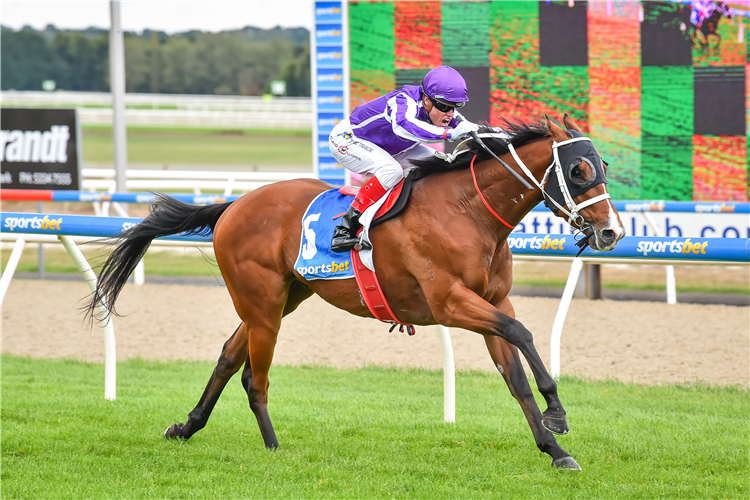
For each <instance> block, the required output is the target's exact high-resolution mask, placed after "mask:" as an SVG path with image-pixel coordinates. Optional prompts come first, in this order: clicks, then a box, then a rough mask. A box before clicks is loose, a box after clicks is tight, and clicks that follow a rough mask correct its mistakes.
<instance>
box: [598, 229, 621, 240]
mask: <svg viewBox="0 0 750 500" xmlns="http://www.w3.org/2000/svg"><path fill="white" fill-rule="evenodd" d="M600 236H601V238H602V240H604V241H614V240H615V238H616V237H617V234H616V233H615V232H614V231H613V230H611V229H605V230H604V231H602V232H601V233H600Z"/></svg>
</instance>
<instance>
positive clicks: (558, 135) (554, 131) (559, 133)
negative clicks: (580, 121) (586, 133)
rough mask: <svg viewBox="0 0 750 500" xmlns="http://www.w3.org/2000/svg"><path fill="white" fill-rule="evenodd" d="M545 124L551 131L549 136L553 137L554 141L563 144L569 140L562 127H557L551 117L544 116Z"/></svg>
mask: <svg viewBox="0 0 750 500" xmlns="http://www.w3.org/2000/svg"><path fill="white" fill-rule="evenodd" d="M544 123H545V124H546V125H547V130H549V135H550V136H551V137H552V139H554V140H556V141H558V142H562V141H564V140H566V139H568V135H567V134H566V133H565V131H564V130H563V129H562V127H560V126H559V125H556V124H555V122H553V121H552V120H550V118H549V116H547V115H544Z"/></svg>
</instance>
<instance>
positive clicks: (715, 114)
mask: <svg viewBox="0 0 750 500" xmlns="http://www.w3.org/2000/svg"><path fill="white" fill-rule="evenodd" d="M749 12H750V5H749V2H720V1H717V2H715V1H711V0H694V1H663V2H651V1H648V2H634V1H611V0H609V1H601V0H600V1H596V2H583V1H579V0H565V1H542V2H532V1H507V0H502V1H443V2H440V1H426V2H419V1H412V0H409V1H396V2H383V1H374V2H370V1H351V2H350V4H349V21H350V36H349V40H350V48H351V52H350V53H351V71H350V76H351V93H350V96H351V107H352V109H353V108H354V107H356V106H358V105H359V104H362V103H363V102H366V101H368V100H370V99H372V98H374V97H377V96H379V95H382V94H383V93H386V92H388V91H390V90H393V89H394V88H397V87H400V86H402V85H406V84H419V83H420V82H421V79H422V77H423V76H424V74H425V73H426V72H427V71H429V70H430V69H431V68H433V67H435V66H439V65H441V64H447V65H449V66H453V67H454V68H456V69H457V70H459V71H460V72H461V74H462V75H463V76H464V78H465V79H466V81H467V83H468V85H469V97H470V99H471V101H470V102H469V104H468V105H467V106H466V107H465V108H463V109H462V112H463V113H464V114H465V115H466V116H467V117H468V118H469V119H471V120H473V121H476V122H488V123H490V124H492V125H500V124H501V117H508V118H520V119H523V120H532V119H536V118H540V117H541V116H542V115H544V114H549V115H550V116H554V117H557V118H558V119H561V118H562V116H563V114H564V113H569V114H570V115H571V116H573V117H574V118H575V119H576V121H577V122H578V124H579V125H580V126H581V128H582V129H583V130H584V131H585V132H587V133H588V134H589V135H590V136H591V138H592V139H593V140H594V142H595V144H596V146H597V148H598V149H599V152H600V153H601V155H602V157H604V159H605V160H606V161H607V162H608V163H609V165H610V166H609V175H608V178H609V180H610V183H609V189H610V192H611V193H612V196H613V197H614V198H616V199H664V200H684V201H690V200H694V201H748V199H749V196H750V195H749V193H750V190H749V186H748V171H749V170H750V160H749V159H748V134H747V131H748V121H750V110H749V109H748V102H749V101H750V92H748V86H749V85H750V84H749V83H748V82H749V81H750V78H749V75H750V70H749V69H748V68H750V65H749V64H748V45H749V43H750V42H749V40H750V36H749V35H748V31H750V15H749V14H748V13H749Z"/></svg>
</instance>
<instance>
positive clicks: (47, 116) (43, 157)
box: [0, 108, 81, 190]
mask: <svg viewBox="0 0 750 500" xmlns="http://www.w3.org/2000/svg"><path fill="white" fill-rule="evenodd" d="M0 124H2V130H1V131H0V185H1V186H2V188H3V189H54V190H80V189H81V148H80V142H81V134H80V129H79V127H78V116H77V113H76V110H75V109H31V108H3V109H1V110H0Z"/></svg>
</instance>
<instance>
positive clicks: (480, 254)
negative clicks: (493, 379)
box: [86, 115, 624, 469]
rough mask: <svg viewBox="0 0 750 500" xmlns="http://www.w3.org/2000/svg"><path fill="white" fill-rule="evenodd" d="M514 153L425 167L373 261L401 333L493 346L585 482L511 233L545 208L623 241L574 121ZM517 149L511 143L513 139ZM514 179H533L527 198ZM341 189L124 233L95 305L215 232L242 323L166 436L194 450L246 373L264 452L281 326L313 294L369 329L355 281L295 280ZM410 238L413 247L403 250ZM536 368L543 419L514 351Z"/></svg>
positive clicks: (539, 132) (173, 206)
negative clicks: (460, 335) (225, 394)
mask: <svg viewBox="0 0 750 500" xmlns="http://www.w3.org/2000/svg"><path fill="white" fill-rule="evenodd" d="M505 123H506V129H507V131H508V133H509V134H510V135H511V137H512V138H511V139H510V140H508V141H506V140H503V139H501V138H500V137H501V136H500V135H498V134H495V133H492V132H495V131H494V129H489V128H483V129H482V131H483V132H485V133H483V134H480V140H482V137H483V141H484V143H485V144H486V146H487V147H488V148H490V149H491V150H492V151H493V152H494V154H495V155H496V156H497V157H498V159H499V160H501V162H502V163H503V165H502V166H501V162H498V159H494V158H493V157H492V156H491V155H490V153H489V152H487V151H485V150H484V149H482V148H481V147H480V145H479V144H478V143H477V141H476V140H470V141H468V142H466V143H465V144H463V145H462V146H460V147H459V148H458V151H459V152H457V153H454V155H455V156H454V155H442V158H441V157H435V158H432V159H430V160H424V161H421V162H419V163H418V166H417V167H416V168H415V169H414V170H413V171H411V172H410V173H409V176H411V175H415V176H416V178H417V179H419V180H418V181H417V182H416V183H415V184H414V185H413V189H412V191H411V197H410V199H409V201H408V204H407V206H406V208H405V209H404V210H403V211H402V212H401V213H400V214H399V215H398V216H396V217H394V218H392V219H391V220H389V221H388V222H386V223H383V224H381V225H378V226H377V227H374V228H372V230H371V231H370V239H371V242H372V244H373V247H374V249H373V252H374V253H373V261H374V264H375V267H376V271H377V276H378V279H379V281H380V284H381V286H382V289H383V293H384V295H385V298H386V299H387V301H388V304H389V305H390V307H391V310H392V311H393V312H394V313H395V314H396V316H397V319H398V320H400V322H402V323H410V324H414V325H435V324H441V325H445V326H448V327H457V328H463V329H466V330H470V331H473V332H476V333H478V334H480V335H482V336H483V337H484V341H485V343H486V345H487V349H488V350H489V354H490V356H491V357H492V360H493V362H494V364H495V366H496V367H497V369H498V371H499V372H500V373H501V374H502V376H503V378H504V379H505V382H506V383H507V385H508V387H509V389H510V392H511V394H512V395H513V396H514V397H515V398H516V400H517V401H518V403H519V404H520V405H521V408H522V409H523V412H524V414H525V416H526V419H527V420H528V423H529V425H530V426H531V431H532V433H533V435H534V439H535V441H536V444H537V446H538V447H539V449H540V450H541V451H543V452H545V453H548V454H549V455H550V456H551V457H552V464H553V465H554V466H556V467H560V468H567V469H580V467H579V465H578V464H577V463H576V461H575V460H574V459H573V458H572V457H571V456H570V455H569V454H568V453H567V452H566V451H565V450H563V449H562V448H561V447H560V445H559V444H558V443H557V441H556V439H555V437H554V436H553V434H552V433H556V434H565V433H567V432H568V431H569V426H568V421H567V417H566V413H565V410H564V409H563V405H562V403H561V402H560V399H559V398H558V394H557V386H556V383H555V381H554V380H553V379H552V377H551V376H550V375H549V373H548V372H547V370H546V368H545V366H544V364H543V363H542V360H541V359H540V357H539V354H538V353H537V351H536V348H535V347H534V344H533V340H532V335H531V333H530V332H529V331H528V330H527V329H526V328H525V327H524V326H523V325H522V324H521V323H520V322H519V321H518V320H516V319H515V317H514V311H513V305H512V304H511V301H510V299H509V298H508V292H509V291H510V289H511V284H512V258H511V252H510V250H509V248H508V243H507V237H508V235H509V234H510V232H511V228H512V227H513V226H515V225H516V224H518V222H519V221H521V219H522V218H523V217H524V215H526V213H527V212H529V210H531V209H532V208H533V207H534V206H535V205H537V204H538V203H539V202H540V201H542V200H543V199H545V200H546V203H547V205H548V207H550V208H551V210H552V211H553V212H554V213H555V214H557V215H561V216H564V217H565V218H566V219H568V220H569V222H570V223H571V224H572V225H573V226H574V227H576V228H578V229H579V230H581V231H582V237H583V240H582V241H585V242H586V243H588V244H590V245H591V247H592V248H594V249H595V250H611V249H612V248H614V247H615V245H616V244H617V241H618V240H619V239H620V238H622V236H623V235H624V230H623V228H622V223H621V221H620V218H619V215H618V214H617V212H616V211H615V209H614V207H613V206H612V204H611V202H610V200H609V194H607V191H606V179H605V175H606V165H605V164H603V162H602V160H601V158H600V157H599V155H598V153H597V152H596V150H595V149H594V147H593V144H592V143H591V142H590V140H589V139H588V138H587V137H585V136H584V135H583V133H582V132H581V131H580V129H579V128H578V126H577V125H576V124H575V122H574V121H573V119H572V118H570V117H569V116H567V115H566V116H565V118H564V120H563V123H564V125H565V126H566V127H567V129H568V130H567V131H566V130H565V129H563V128H562V127H560V126H559V125H557V124H555V123H554V122H553V121H551V120H550V119H549V118H548V117H545V118H544V120H539V121H536V122H534V123H531V124H525V123H521V122H519V121H506V122H505ZM506 137H507V136H506ZM508 169H513V170H514V171H516V173H517V174H520V175H521V176H526V178H527V179H528V180H529V181H530V182H531V184H533V185H534V186H532V187H533V190H528V189H527V188H525V187H524V186H523V184H522V183H521V182H520V181H519V180H518V179H517V178H516V177H514V176H513V175H511V173H510V172H509V171H508ZM330 188H331V186H329V185H328V184H325V183H323V182H321V181H318V180H312V179H299V180H292V181H285V182H278V183H275V184H271V185H268V186H265V187H262V188H260V189H258V190H256V191H253V192H251V193H249V194H247V195H245V196H243V197H242V198H240V199H238V200H236V201H234V202H228V203H223V204H216V205H206V206H196V205H189V204H185V203H181V202H179V201H177V200H175V199H173V198H170V197H168V196H166V195H163V194H162V195H159V196H158V198H157V201H155V202H154V204H153V205H152V207H151V211H150V213H149V215H148V216H147V217H146V218H145V219H144V220H143V221H142V222H141V223H140V224H138V225H136V226H134V227H132V228H130V229H128V230H126V231H124V232H122V233H121V234H120V235H119V236H118V237H117V238H118V240H117V246H116V247H115V249H114V250H113V252H112V253H111V254H110V256H109V257H108V259H107V260H106V262H105V263H104V264H103V265H102V268H101V271H100V274H99V279H98V283H97V287H96V290H95V292H94V293H93V294H92V296H91V297H90V301H89V302H88V303H87V305H86V310H87V313H88V314H90V315H93V314H94V312H95V308H96V306H97V304H98V303H100V302H101V303H102V304H104V305H105V307H106V308H107V309H108V310H109V312H110V313H112V314H117V312H116V310H115V302H116V300H117V297H118V295H119V293H120V291H121V290H122V288H123V286H124V285H125V283H126V281H127V279H128V277H129V276H130V274H131V273H132V272H133V270H134V269H135V266H136V264H137V263H138V262H139V260H140V259H141V258H142V257H143V255H144V254H145V252H146V250H147V249H148V247H149V244H150V243H151V241H152V240H153V239H154V238H156V237H160V236H166V235H171V234H176V233H180V232H190V233H210V232H211V231H212V232H213V244H214V250H215V254H216V262H217V263H218V266H219V269H220V271H221V274H222V277H223V279H224V281H225V283H226V286H227V289H228V291H229V294H230V295H231V297H232V301H233V302H234V307H235V309H236V310H237V313H238V314H239V317H240V318H241V320H242V323H241V324H240V326H239V327H238V328H237V330H236V331H235V332H234V333H233V334H232V336H231V337H230V338H229V340H227V341H226V343H225V344H224V347H223V349H222V351H221V355H220V357H219V360H218V362H217V363H216V367H215V369H214V371H213V374H212V375H211V377H210V379H209V381H208V385H207V387H206V388H205V391H204V392H203V395H202V396H201V398H200V401H199V402H198V404H197V406H196V407H195V408H194V409H193V410H192V411H191V412H190V413H189V415H188V417H187V421H186V422H185V423H176V424H174V425H172V426H170V427H169V428H168V429H167V430H166V432H165V436H166V437H168V438H182V439H188V438H190V437H191V436H192V435H193V434H195V433H196V432H197V431H199V430H200V429H202V428H203V427H204V426H205V425H206V422H207V421H208V418H209V416H210V415H211V411H212V410H213V408H214V405H215V404H216V402H217V400H218V398H219V396H220V395H221V392H222V390H223V389H224V387H225V386H226V384H227V382H228V381H229V379H230V378H231V377H232V376H233V375H234V374H235V373H237V372H238V371H239V370H240V368H242V366H243V364H244V369H243V371H242V377H241V380H242V385H243V387H244V389H245V391H246V392H247V395H248V400H249V403H250V408H251V410H252V412H253V413H254V414H255V417H256V419H257V421H258V424H259V426H260V432H261V435H262V437H263V441H264V443H265V445H266V447H268V448H276V447H278V441H277V439H276V434H275V432H274V429H273V426H272V425H271V420H270V417H269V414H268V408H267V403H268V384H269V381H268V371H269V368H270V367H271V361H272V359H273V353H274V346H275V345H276V337H277V334H278V331H279V326H280V324H281V320H282V318H283V317H284V316H286V315H287V314H290V313H291V312H292V311H294V310H295V309H296V308H297V306H298V305H299V304H300V303H301V302H302V301H303V300H305V299H307V298H309V297H310V296H311V295H312V294H314V293H317V294H318V295H320V297H322V298H323V299H324V300H325V301H327V302H328V303H330V304H332V305H334V306H336V307H338V308H340V309H343V310H345V311H348V312H350V313H351V314H354V315H357V316H362V317H370V318H371V317H373V315H372V314H371V313H370V311H369V310H368V308H367V307H366V306H365V305H364V304H363V303H362V301H361V298H360V294H359V293H358V289H357V284H356V282H355V280H354V279H345V280H311V281H306V280H305V279H304V278H302V276H301V275H300V274H298V273H297V271H296V270H295V269H294V264H295V260H296V258H297V254H298V251H299V248H300V238H301V233H302V221H301V219H302V217H303V214H304V213H305V209H306V207H307V206H308V204H309V203H310V202H311V201H312V200H313V199H314V198H315V197H316V196H318V195H319V194H320V193H321V192H323V191H325V190H327V189H330ZM403 235H407V236H406V237H404V236H403ZM519 350H520V352H521V353H522V354H523V356H524V357H525V358H526V360H527V361H528V364H529V366H530V368H531V371H532V373H533V376H534V378H535V380H536V383H537V387H538V390H539V392H540V393H541V395H542V396H543V397H544V399H545V401H546V404H547V409H546V410H545V411H544V413H541V412H540V410H539V408H538V406H537V404H536V402H535V400H534V396H533V394H532V390H531V386H530V384H529V382H528V380H527V378H526V374H525V372H524V368H523V366H522V364H521V361H520V357H519V353H518V351H519Z"/></svg>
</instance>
